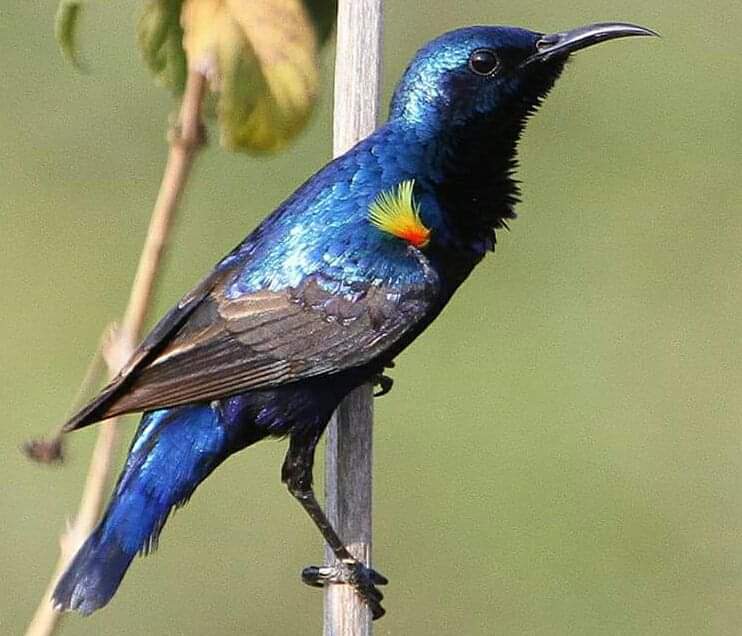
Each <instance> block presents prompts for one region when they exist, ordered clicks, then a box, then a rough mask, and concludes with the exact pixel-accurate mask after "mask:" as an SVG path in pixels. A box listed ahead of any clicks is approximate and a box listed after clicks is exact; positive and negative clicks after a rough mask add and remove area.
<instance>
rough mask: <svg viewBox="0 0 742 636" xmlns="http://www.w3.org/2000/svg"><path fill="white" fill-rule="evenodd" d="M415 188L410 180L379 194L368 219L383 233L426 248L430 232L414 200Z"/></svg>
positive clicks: (370, 207)
mask: <svg viewBox="0 0 742 636" xmlns="http://www.w3.org/2000/svg"><path fill="white" fill-rule="evenodd" d="M414 187H415V182H414V181H413V180H412V179H408V180H407V181H402V182H401V183H400V184H399V185H398V186H397V187H396V188H392V189H391V190H387V191H385V192H382V193H381V194H379V196H378V197H377V198H376V200H375V201H374V202H373V203H372V204H371V205H370V206H369V210H368V219H369V221H370V222H371V223H372V224H373V225H375V226H376V227H378V228H379V229H380V230H382V231H383V232H387V233H388V234H391V235H393V236H396V237H398V238H401V239H404V240H405V241H407V242H408V243H410V244H411V245H414V246H415V247H425V246H426V245H427V244H428V242H429V241H430V230H429V229H428V228H427V227H425V224H424V223H423V222H422V219H421V218H420V206H419V205H418V204H417V203H415V201H414V200H413V198H412V189H413V188H414Z"/></svg>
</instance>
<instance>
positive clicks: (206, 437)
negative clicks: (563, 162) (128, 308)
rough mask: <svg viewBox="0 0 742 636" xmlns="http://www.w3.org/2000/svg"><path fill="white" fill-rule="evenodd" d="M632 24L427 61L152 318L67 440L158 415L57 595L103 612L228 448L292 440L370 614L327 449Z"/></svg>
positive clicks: (297, 472) (483, 245) (458, 41)
mask: <svg viewBox="0 0 742 636" xmlns="http://www.w3.org/2000/svg"><path fill="white" fill-rule="evenodd" d="M654 35H657V34H656V33H655V32H654V31H652V30H650V29H648V28H645V27H641V26H638V25H634V24H629V23H619V22H611V23H596V24H590V25H587V26H584V27H579V28H576V29H571V30H565V31H561V32H556V33H539V32H535V31H531V30H527V29H522V28H516V27H504V26H472V27H465V28H460V29H457V30H454V31H450V32H448V33H445V34H443V35H441V36H439V37H438V38H436V39H434V40H432V41H430V42H429V43H428V44H426V45H425V46H423V48H421V49H420V50H419V51H418V52H417V54H416V55H415V56H414V58H413V59H412V61H411V62H410V64H409V65H408V67H407V68H406V70H405V71H404V74H403V75H402V78H401V80H400V81H399V83H398V85H397V87H396V89H395V91H394V93H393V96H392V100H391V105H390V108H389V115H388V119H387V120H386V122H385V123H384V124H383V125H381V126H380V127H379V128H377V129H376V131H374V132H373V133H372V134H370V135H369V136H368V137H366V138H365V139H363V140H361V141H360V142H359V143H358V144H357V145H356V146H354V147H353V148H351V149H350V150H349V151H348V152H346V153H345V154H343V155H341V156H339V157H337V158H336V159H334V160H332V161H331V162H330V163H328V164H327V165H326V166H325V167H323V168H322V169H320V170H319V171H318V172H317V173H316V174H314V175H313V176H311V177H310V178H309V179H308V180H307V181H306V182H305V183H304V184H303V185H301V186H300V187H299V188H298V189H297V190H296V191H295V192H294V193H293V194H292V195H290V196H289V197H288V198H287V199H286V200H285V201H284V202H283V203H282V204H280V205H279V206H278V208H277V209H276V210H275V211H274V212H272V213H271V214H270V215H269V216H267V217H266V218H265V219H264V220H263V221H262V222H261V223H260V224H259V226H258V227H257V228H256V229H255V230H254V231H252V232H251V233H250V234H249V235H248V236H247V237H246V238H245V239H244V240H243V241H242V242H241V243H239V244H238V245H237V247H235V248H234V249H233V250H232V251H231V252H229V253H228V254H227V255H226V256H225V257H224V258H223V259H222V260H221V261H220V262H219V263H218V264H217V265H216V266H215V267H214V269H213V270H212V271H211V273H209V274H208V275H207V276H206V277H205V278H204V279H203V280H202V281H201V282H200V283H199V284H197V285H196V286H195V287H194V288H193V289H192V290H191V291H190V292H188V293H187V294H185V296H183V297H182V299H181V300H180V301H179V302H178V303H177V305H175V307H173V308H172V309H171V310H170V311H169V312H168V313H166V314H165V316H164V317H163V318H162V319H161V320H160V321H159V322H158V323H157V324H156V325H155V327H154V328H153V329H152V331H151V332H150V333H149V335H148V336H147V337H146V338H145V339H144V340H143V342H142V343H141V345H139V347H138V348H137V349H136V350H135V351H134V353H133V355H132V356H131V358H130V359H129V361H128V362H127V363H126V364H125V365H124V367H123V368H122V370H121V371H120V373H119V374H118V375H117V376H116V377H115V378H114V379H113V380H112V381H111V382H110V383H109V384H108V385H107V386H106V387H104V388H103V389H102V391H101V392H100V393H99V394H98V395H97V397H95V398H94V399H93V400H92V401H91V402H89V403H88V404H87V405H86V406H84V407H83V408H82V409H81V410H80V411H79V412H77V413H76V414H75V415H74V416H73V417H72V418H71V419H70V420H69V421H68V422H67V423H66V424H65V426H64V430H65V432H70V431H73V430H76V429H80V428H83V427H86V426H88V425H90V424H93V423H95V422H98V421H100V420H104V419H106V418H110V417H113V416H116V415H121V414H125V413H134V412H142V413H143V416H142V418H141V421H140V424H139V426H138V428H137V430H136V433H135V435H134V438H133V441H132V443H131V446H130V448H129V452H128V456H127V458H126V461H125V464H124V466H123V469H122V471H121V474H120V476H119V478H118V482H117V484H116V486H115V488H114V490H113V493H112V496H111V499H110V502H109V503H108V506H107V509H106V511H105V513H104V514H103V516H102V518H101V520H100V522H99V524H98V525H97V527H96V528H95V529H94V531H93V532H92V534H91V535H90V537H89V538H88V539H87V540H86V541H85V542H84V543H83V545H82V546H81V547H80V548H79V550H78V551H77V553H76V555H75V556H74V558H73V559H72V561H71V563H70V564H69V566H68V567H67V569H66V571H65V572H64V573H63V575H62V576H61V578H60V579H59V582H58V583H57V585H56V588H55V590H54V592H53V603H54V605H55V607H56V608H57V609H58V610H76V611H78V612H80V613H82V614H84V615H87V614H90V613H92V612H93V611H95V610H97V609H99V608H101V607H103V606H104V605H106V604H107V603H108V602H109V601H110V600H111V598H112V597H113V595H114V594H115V593H116V590H117V589H118V588H119V585H120V583H121V581H122V578H123V576H124V574H125V573H126V571H127V569H128V568H129V566H130V564H131V562H132V560H133V558H134V557H135V556H136V555H137V554H138V553H144V554H146V553H148V552H149V551H151V550H153V549H154V548H156V546H157V543H158V540H159V537H160V533H161V531H162V529H163V526H164V525H165V523H166V521H167V519H168V516H169V515H170V513H171V512H172V511H173V510H174V509H175V508H178V507H179V506H182V505H184V504H185V503H186V502H187V501H188V499H189V498H190V497H191V495H192V494H193V492H194V490H195V489H196V488H197V486H198V485H199V484H200V483H201V482H202V481H203V480H204V479H206V478H207V477H208V476H209V475H210V474H211V473H212V471H214V470H215V469H216V468H217V467H218V466H219V465H220V464H221V463H222V462H223V461H224V460H225V459H227V458H228V457H229V456H230V455H232V454H234V453H236V452H238V451H240V450H243V449H244V448H246V447H248V446H251V445H253V444H255V443H256V442H258V441H260V440H262V439H265V438H270V437H279V438H280V437H287V438H288V450H287V453H286V458H285V460H284V463H283V466H282V470H281V478H282V481H283V482H284V483H285V485H286V486H287V488H288V490H289V492H290V493H291V494H292V495H293V496H294V497H295V498H296V499H297V500H298V501H299V503H300V504H301V505H302V506H303V507H304V509H305V510H306V512H307V513H308V514H309V516H310V517H311V518H312V520H313V521H314V522H315V524H316V525H317V527H318V529H319V530H320V532H321V533H322V536H323V537H324V540H325V541H326V542H327V544H328V545H329V546H330V548H331V549H332V550H333V552H334V554H335V555H336V557H337V559H338V561H339V562H340V564H341V565H340V566H339V567H338V568H336V569H333V570H332V571H329V569H328V568H307V569H306V570H305V571H304V573H303V579H304V582H306V583H308V584H310V585H314V586H319V587H321V586H323V585H326V584H328V583H347V584H349V585H352V586H353V588H354V589H355V590H356V591H357V593H358V594H359V595H360V597H361V598H362V599H363V601H364V602H365V603H366V604H367V605H368V607H369V610H370V612H371V614H372V616H373V618H375V619H376V618H379V617H380V616H382V615H383V614H384V613H385V610H384V608H383V606H382V604H381V601H382V599H383V594H382V593H381V591H380V590H379V586H381V585H384V584H385V583H387V579H386V578H385V577H384V576H383V575H382V574H380V573H379V572H377V571H376V570H374V569H372V568H371V567H370V565H368V564H364V563H362V562H360V561H359V560H357V559H355V558H354V557H353V556H352V555H351V554H350V552H349V551H348V549H347V547H346V546H345V545H344V543H343V541H342V537H340V536H338V534H337V533H336V531H335V529H334V528H333V527H332V525H331V524H330V522H329V521H328V519H327V517H326V516H325V514H324V512H323V510H322V508H321V506H320V505H319V503H318V501H317V499H316V497H315V494H314V491H313V487H312V472H313V462H314V453H315V448H316V446H317V444H318V442H319V440H320V439H321V437H322V434H323V432H324V430H325V427H326V426H327V423H328V420H329V419H330V417H331V415H332V413H333V412H334V410H335V408H336V407H337V406H338V404H339V403H340V402H341V401H342V400H343V398H344V397H345V396H346V395H347V394H348V393H349V392H350V391H352V390H353V389H355V388H356V387H358V386H360V385H362V384H365V383H373V382H378V383H380V384H381V387H382V392H384V391H387V390H388V389H389V388H390V385H391V378H390V377H389V376H388V375H387V374H386V371H387V369H388V368H390V367H391V366H392V365H393V363H394V360H395V358H396V357H397V355H398V354H400V353H401V352H402V351H403V350H404V349H406V348H407V347H408V346H409V345H410V344H411V343H412V342H413V341H414V340H415V339H416V338H417V337H418V336H419V335H420V334H421V333H422V332H423V331H424V330H425V328H426V327H427V326H428V325H430V324H431V322H432V321H433V320H434V319H435V318H436V317H437V316H438V315H439V314H440V313H441V311H442V310H443V308H444V307H445V306H446V304H447V303H448V302H449V300H450V299H451V298H452V296H453V295H454V293H455V292H456V290H457V289H458V288H459V286H460V285H461V284H462V283H463V282H464V281H465V280H466V279H467V278H468V276H469V275H470V274H471V272H472V271H473V270H474V268H475V267H476V266H477V265H478V264H479V263H480V262H481V261H482V260H483V258H484V257H485V256H486V255H487V254H488V253H489V252H493V251H494V249H495V244H496V235H497V232H498V231H499V230H501V229H504V228H507V227H508V223H509V222H510V221H511V220H512V219H514V218H515V216H516V214H515V206H516V204H517V203H518V201H519V189H518V183H517V181H516V179H515V171H516V168H517V145H518V140H519V139H520V137H521V134H522V132H523V130H524V127H525V126H526V123H527V121H528V120H529V118H530V117H531V115H533V114H534V113H535V112H536V110H537V109H538V108H539V106H540V105H541V103H542V102H543V100H544V98H545V97H546V96H547V94H548V93H549V92H550V91H551V89H552V87H553V86H554V84H555V82H556V81H557V79H558V78H559V77H560V75H561V73H562V71H563V69H564V68H565V65H566V63H567V61H568V60H569V59H570V57H571V56H572V55H573V54H574V53H575V52H576V51H578V50H581V49H584V48H587V47H590V46H592V45H594V44H597V43H599V42H603V41H606V40H611V39H616V38H623V37H630V36H654Z"/></svg>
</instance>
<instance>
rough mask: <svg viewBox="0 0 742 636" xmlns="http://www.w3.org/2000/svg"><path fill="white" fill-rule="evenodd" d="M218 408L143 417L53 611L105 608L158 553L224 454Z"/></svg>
mask: <svg viewBox="0 0 742 636" xmlns="http://www.w3.org/2000/svg"><path fill="white" fill-rule="evenodd" d="M229 437H230V436H229V433H228V431H227V430H225V428H224V426H223V422H222V421H221V419H220V414H219V411H218V409H217V408H212V407H211V406H210V405H194V406H185V407H179V408H174V409H165V410H161V411H152V412H150V413H146V414H145V415H144V417H143V418H142V421H141V423H140V425H139V429H138V430H137V434H136V435H135V437H134V441H133V442H132V445H131V448H130V450H129V455H128V457H127V460H126V465H125V466H124V469H123V472H122V473H121V476H120V477H119V481H118V484H117V485H116V489H115V491H114V494H113V497H112V499H111V502H110V503H109V505H108V509H107V510H106V513H105V515H104V517H103V519H102V520H101V522H100V523H99V525H98V527H97V528H96V529H95V531H94V532H93V534H92V535H91V536H90V537H89V538H88V540H87V541H86V542H85V543H84V544H83V546H82V547H81V548H80V549H79V551H78V552H77V554H76V555H75V558H74V560H73V561H72V563H71V564H70V566H69V567H68V568H67V570H66V572H65V573H64V575H63V576H62V578H61V579H60V581H59V583H58V584H57V587H56V589H55V590H54V595H53V602H54V605H55V606H56V607H57V608H58V609H62V610H77V611H79V612H80V613H82V614H90V613H91V612H94V611H95V610H97V609H99V608H100V607H103V606H104V605H105V604H106V603H108V601H110V600H111V597H112V596H113V595H114V594H115V593H116V590H117V589H118V587H119V584H120V583H121V579H122V578H123V576H124V574H125V573H126V570H127V569H128V568H129V565H130V564H131V561H132V559H133V558H134V556H135V555H136V554H137V553H138V552H143V553H147V552H149V551H150V550H153V549H154V548H155V547H157V540H158V537H159V534H160V531H161V530H162V527H163V526H164V525H165V522H166V521H167V518H168V516H169V515H170V512H171V511H172V510H173V509H174V508H176V507H178V506H181V505H183V504H184V503H185V502H186V501H187V500H188V498H189V497H190V496H191V494H192V493H193V491H194V490H195V488H196V486H198V484H199V483H201V481H203V480H204V479H205V478H206V477H207V476H208V475H209V473H211V471H212V470H214V468H215V467H216V466H218V465H219V464H220V463H221V462H222V461H223V460H224V459H225V458H226V457H227V456H228V455H229V453H230V451H229V446H230V441H229Z"/></svg>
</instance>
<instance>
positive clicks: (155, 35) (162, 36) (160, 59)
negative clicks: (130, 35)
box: [137, 0, 187, 93]
mask: <svg viewBox="0 0 742 636" xmlns="http://www.w3.org/2000/svg"><path fill="white" fill-rule="evenodd" d="M182 7H183V0H149V1H148V2H147V3H146V4H145V7H144V11H143V12H142V15H141V17H140V18H139V24H138V26H137V40H138V42H139V48H140V50H141V52H142V57H143V58H144V62H145V63H146V64H147V66H148V67H149V68H150V70H151V71H152V73H153V74H154V75H155V77H156V78H157V80H158V81H159V82H160V83H161V84H162V85H163V86H165V87H167V88H169V89H170V90H172V91H173V92H175V93H181V92H182V91H183V88H184V87H185V78H186V72H187V65H186V56H185V51H184V50H183V28H182V27H181V25H180V14H181V11H182Z"/></svg>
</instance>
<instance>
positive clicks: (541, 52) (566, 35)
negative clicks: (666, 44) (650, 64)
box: [525, 22, 659, 64]
mask: <svg viewBox="0 0 742 636" xmlns="http://www.w3.org/2000/svg"><path fill="white" fill-rule="evenodd" d="M635 35H641V36H656V37H659V33H656V32H655V31H652V30H651V29H647V28H645V27H641V26H637V25H636V24H629V23H627V22H598V23H596V24H589V25H587V26H583V27H579V28H577V29H572V30H571V31H562V32H560V33H549V34H547V35H544V36H542V37H541V38H540V39H539V41H538V42H536V53H535V54H533V55H532V56H531V57H529V58H528V59H527V60H526V62H525V63H526V64H529V63H531V62H535V61H536V60H541V61H545V60H548V59H549V58H551V57H553V56H555V55H559V56H562V55H564V56H566V55H569V54H570V53H574V52H575V51H579V50H580V49H584V48H587V47H588V46H592V45H593V44H598V43H600V42H605V41H607V40H614V39H616V38H627V37H631V36H635Z"/></svg>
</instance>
